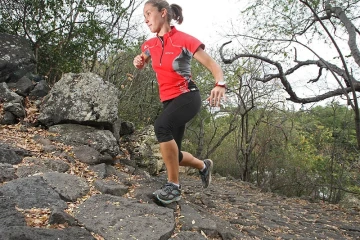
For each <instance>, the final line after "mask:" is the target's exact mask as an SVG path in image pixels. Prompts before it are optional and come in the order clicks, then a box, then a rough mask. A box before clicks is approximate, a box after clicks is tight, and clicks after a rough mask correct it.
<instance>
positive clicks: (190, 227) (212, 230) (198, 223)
mask: <svg viewBox="0 0 360 240" xmlns="http://www.w3.org/2000/svg"><path fill="white" fill-rule="evenodd" d="M181 215H183V216H184V217H183V218H181V219H180V223H181V225H182V227H181V229H182V230H185V231H200V230H201V231H203V232H205V234H206V235H207V236H215V237H216V236H217V235H218V232H217V226H216V222H215V221H214V220H212V219H210V218H207V217H205V216H204V215H202V214H201V213H200V212H199V211H197V210H195V209H194V208H192V207H190V206H189V205H187V204H183V205H181Z"/></svg>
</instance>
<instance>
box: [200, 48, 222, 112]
mask: <svg viewBox="0 0 360 240" xmlns="http://www.w3.org/2000/svg"><path fill="white" fill-rule="evenodd" d="M194 58H195V59H196V60H198V61H199V62H200V63H201V64H202V65H204V66H205V67H206V68H207V69H209V71H210V72H211V73H212V75H213V76H214V78H215V85H216V83H217V82H220V81H224V73H223V71H222V69H221V67H220V65H219V64H218V63H217V62H215V60H214V59H213V58H212V57H210V56H209V54H207V53H206V52H205V51H204V50H203V49H202V48H201V47H199V48H198V49H197V50H196V52H195V53H194ZM225 91H226V89H225V87H223V86H215V87H214V88H213V89H212V90H211V93H210V96H209V97H208V98H207V100H208V101H209V103H210V105H211V106H220V100H221V98H224V100H225Z"/></svg>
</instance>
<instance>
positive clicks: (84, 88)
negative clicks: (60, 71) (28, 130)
mask: <svg viewBox="0 0 360 240" xmlns="http://www.w3.org/2000/svg"><path fill="white" fill-rule="evenodd" d="M118 95H119V90H118V89H117V88H116V87H115V86H114V85H113V84H111V83H109V82H105V81H104V80H103V79H102V78H101V77H99V76H98V75H96V74H94V73H80V74H74V73H67V74H64V76H63V77H62V78H61V79H60V80H59V81H58V82H57V83H56V84H55V85H54V86H53V88H52V89H51V90H50V92H49V94H48V95H47V96H45V98H44V99H43V104H42V106H41V107H40V115H39V118H38V120H39V122H40V123H42V124H44V125H45V126H52V125H56V124H62V123H79V124H83V125H89V126H94V127H97V128H104V129H107V130H110V131H112V132H113V133H114V135H115V137H116V138H118V136H117V135H119V131H120V124H119V119H118V104H119V99H118Z"/></svg>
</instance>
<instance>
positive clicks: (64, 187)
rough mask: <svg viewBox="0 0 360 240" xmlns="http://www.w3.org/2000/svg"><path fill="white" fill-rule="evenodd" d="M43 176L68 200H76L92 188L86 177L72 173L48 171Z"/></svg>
mask: <svg viewBox="0 0 360 240" xmlns="http://www.w3.org/2000/svg"><path fill="white" fill-rule="evenodd" d="M43 178H44V180H45V182H46V183H47V184H49V185H50V186H51V187H52V188H53V189H54V190H55V191H56V192H58V193H59V194H60V196H61V197H62V198H63V199H65V200H66V201H71V202H74V201H76V200H77V199H78V198H80V197H83V196H85V195H86V194H87V193H88V192H89V190H90V187H89V185H88V184H87V182H86V181H85V180H84V179H82V178H80V177H78V176H74V175H71V174H66V173H56V172H54V173H46V174H44V176H43Z"/></svg>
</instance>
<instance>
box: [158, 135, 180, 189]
mask: <svg viewBox="0 0 360 240" xmlns="http://www.w3.org/2000/svg"><path fill="white" fill-rule="evenodd" d="M160 152H161V156H162V158H163V160H164V163H165V166H166V170H167V175H168V182H171V183H175V184H179V149H178V146H177V145H176V142H175V141H174V140H171V141H168V142H162V143H160Z"/></svg>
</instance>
